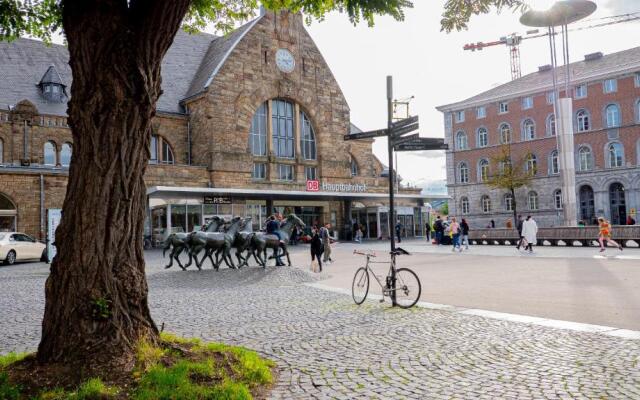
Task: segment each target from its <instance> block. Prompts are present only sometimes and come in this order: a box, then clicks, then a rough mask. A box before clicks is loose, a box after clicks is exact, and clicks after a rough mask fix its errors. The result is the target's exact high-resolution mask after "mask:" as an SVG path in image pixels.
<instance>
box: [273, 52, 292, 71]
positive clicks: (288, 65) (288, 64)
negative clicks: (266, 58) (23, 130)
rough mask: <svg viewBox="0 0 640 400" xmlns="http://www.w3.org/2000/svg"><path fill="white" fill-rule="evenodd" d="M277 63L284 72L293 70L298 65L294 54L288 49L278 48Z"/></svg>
mask: <svg viewBox="0 0 640 400" xmlns="http://www.w3.org/2000/svg"><path fill="white" fill-rule="evenodd" d="M276 65H277V66H278V69H279V70H280V71H282V72H286V73H289V72H293V69H294V68H295V66H296V60H295V59H294V58H293V54H291V52H290V51H289V50H287V49H278V51H276Z"/></svg>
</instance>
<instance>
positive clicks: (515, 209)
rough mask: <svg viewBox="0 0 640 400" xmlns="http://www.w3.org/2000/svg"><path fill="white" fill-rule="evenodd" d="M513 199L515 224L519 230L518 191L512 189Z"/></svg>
mask: <svg viewBox="0 0 640 400" xmlns="http://www.w3.org/2000/svg"><path fill="white" fill-rule="evenodd" d="M511 198H512V199H513V223H514V225H513V226H515V227H516V228H518V207H517V206H516V191H515V189H513V188H511Z"/></svg>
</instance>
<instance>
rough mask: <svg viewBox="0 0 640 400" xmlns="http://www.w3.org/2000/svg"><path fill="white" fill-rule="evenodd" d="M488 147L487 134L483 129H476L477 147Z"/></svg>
mask: <svg viewBox="0 0 640 400" xmlns="http://www.w3.org/2000/svg"><path fill="white" fill-rule="evenodd" d="M488 145H489V134H488V133H487V130H486V129H485V128H479V129H478V147H487V146H488Z"/></svg>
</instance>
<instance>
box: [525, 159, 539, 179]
mask: <svg viewBox="0 0 640 400" xmlns="http://www.w3.org/2000/svg"><path fill="white" fill-rule="evenodd" d="M525 168H526V170H527V172H528V173H529V174H531V175H535V174H537V173H538V158H537V157H536V155H535V154H529V156H528V157H527V160H526V164H525Z"/></svg>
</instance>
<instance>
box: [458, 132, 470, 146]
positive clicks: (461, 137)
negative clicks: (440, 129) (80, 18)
mask: <svg viewBox="0 0 640 400" xmlns="http://www.w3.org/2000/svg"><path fill="white" fill-rule="evenodd" d="M456 147H457V148H458V150H466V148H467V134H466V133H464V132H463V131H460V132H458V133H456Z"/></svg>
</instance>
